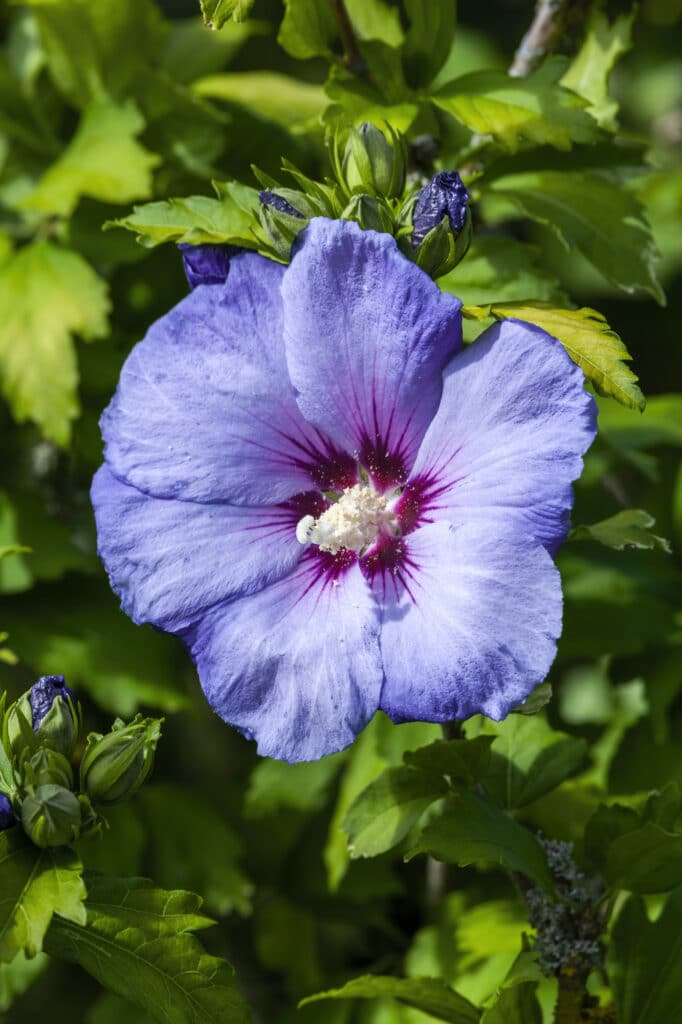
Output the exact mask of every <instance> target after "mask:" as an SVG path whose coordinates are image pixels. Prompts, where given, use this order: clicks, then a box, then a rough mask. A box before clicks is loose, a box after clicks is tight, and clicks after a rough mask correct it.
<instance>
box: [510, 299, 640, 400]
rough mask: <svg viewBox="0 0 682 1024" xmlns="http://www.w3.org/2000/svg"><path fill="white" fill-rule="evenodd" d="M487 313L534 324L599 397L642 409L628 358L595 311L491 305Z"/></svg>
mask: <svg viewBox="0 0 682 1024" xmlns="http://www.w3.org/2000/svg"><path fill="white" fill-rule="evenodd" d="M490 312H491V313H492V314H493V316H496V317H498V318H504V317H515V318H516V319H517V320H525V321H527V323H531V324H537V326H538V327H541V328H542V329H543V331H547V333H548V334H551V335H552V336H553V337H555V338H558V339H559V341H560V342H561V344H562V345H563V346H564V348H565V349H566V351H567V352H568V354H569V356H570V357H571V359H572V360H573V362H574V363H577V364H578V366H579V367H580V368H581V370H582V371H583V373H584V374H585V376H586V377H587V378H588V379H589V380H590V381H592V383H593V384H594V386H595V388H596V389H597V390H598V391H599V393H600V394H602V395H607V396H608V397H610V398H615V399H616V401H617V402H620V403H621V405H626V406H628V408H630V409H639V410H640V411H641V410H642V409H643V408H644V406H645V404H646V400H645V398H644V395H643V394H642V392H641V391H640V390H639V388H638V387H637V384H636V381H637V375H636V374H635V373H633V371H632V370H631V369H630V367H629V366H627V365H626V361H627V360H629V359H631V358H632V357H631V355H630V353H629V352H628V350H627V348H626V347H625V345H624V344H623V342H622V340H621V339H620V338H619V336H618V335H617V334H616V332H615V331H614V330H612V329H611V327H609V325H608V323H607V322H606V319H605V318H604V317H603V316H602V314H601V313H598V312H597V311H596V310H595V309H588V308H583V309H554V308H553V307H551V306H548V305H544V304H543V303H540V302H513V303H512V302H510V303H493V304H492V305H491V306H490Z"/></svg>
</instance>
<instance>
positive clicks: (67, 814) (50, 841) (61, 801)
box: [21, 785, 81, 849]
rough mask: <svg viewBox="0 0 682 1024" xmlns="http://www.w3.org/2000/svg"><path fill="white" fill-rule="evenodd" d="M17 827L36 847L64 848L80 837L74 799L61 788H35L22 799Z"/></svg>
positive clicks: (77, 808) (77, 805)
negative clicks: (19, 826)
mask: <svg viewBox="0 0 682 1024" xmlns="http://www.w3.org/2000/svg"><path fill="white" fill-rule="evenodd" d="M21 824H22V825H23V828H24V832H25V833H26V835H27V836H28V837H29V839H30V840H31V842H32V843H34V844H35V845H36V846H40V847H41V848H43V849H44V848H45V847H48V846H67V845H68V844H69V843H72V842H73V841H74V840H75V839H77V838H78V836H79V834H80V827H81V805H80V803H79V801H78V797H77V796H76V795H75V793H72V792H71V790H69V789H66V788H65V787H64V786H55V785H46V786H38V787H37V788H36V789H35V790H31V792H29V793H28V795H27V796H26V797H24V800H23V802H22V805H21Z"/></svg>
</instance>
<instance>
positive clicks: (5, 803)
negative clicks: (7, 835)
mask: <svg viewBox="0 0 682 1024" xmlns="http://www.w3.org/2000/svg"><path fill="white" fill-rule="evenodd" d="M16 823H17V819H16V817H15V814H14V811H13V810H12V803H11V801H10V798H9V797H8V796H7V793H0V832H4V831H5V829H7V828H12V826H13V825H16Z"/></svg>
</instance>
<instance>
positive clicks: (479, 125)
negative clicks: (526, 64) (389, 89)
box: [433, 59, 599, 153]
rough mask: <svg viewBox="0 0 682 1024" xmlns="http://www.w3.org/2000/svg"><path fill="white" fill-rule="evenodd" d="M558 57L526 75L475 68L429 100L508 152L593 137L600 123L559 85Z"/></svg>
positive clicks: (564, 144)
mask: <svg viewBox="0 0 682 1024" xmlns="http://www.w3.org/2000/svg"><path fill="white" fill-rule="evenodd" d="M564 69H565V64H564V62H563V61H561V60H556V59H553V60H549V61H546V62H545V63H544V64H543V65H542V66H541V67H540V69H539V70H538V71H535V72H534V73H533V74H531V75H529V76H527V77H526V78H510V77H509V75H507V74H506V73H505V72H503V71H474V72H471V73H470V74H468V75H463V76H462V77H461V78H456V79H454V81H452V82H448V83H447V84H446V85H443V86H441V87H440V89H438V91H437V92H436V93H435V94H434V96H433V101H434V102H435V103H436V104H438V106H439V107H442V108H443V110H445V111H447V112H448V113H449V114H452V116H453V117H455V118H456V119H457V120H458V121H460V122H461V123H462V124H463V125H466V127H467V128H469V129H471V131H473V132H477V133H478V134H480V135H491V136H492V137H493V138H494V139H495V140H496V141H498V142H499V143H500V144H501V145H503V146H505V147H506V148H507V149H508V150H510V152H512V153H515V152H516V151H517V150H518V149H519V148H521V147H522V146H523V145H529V144H530V145H534V146H541V145H551V146H556V148H557V149H570V148H571V146H572V145H573V144H574V143H575V142H582V143H585V142H595V141H596V140H597V139H598V138H599V129H598V127H597V124H596V123H595V121H594V120H593V119H592V117H590V115H589V114H588V113H587V111H586V110H585V107H586V106H587V102H586V101H585V100H584V99H582V98H581V97H580V96H577V95H576V94H575V93H573V92H570V91H569V90H568V89H564V88H563V87H562V86H561V85H559V79H560V77H561V75H562V73H563V71H564Z"/></svg>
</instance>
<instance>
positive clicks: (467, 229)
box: [398, 204, 471, 280]
mask: <svg viewBox="0 0 682 1024" xmlns="http://www.w3.org/2000/svg"><path fill="white" fill-rule="evenodd" d="M409 209H410V204H408V205H407V206H406V207H405V209H404V210H403V211H402V213H401V220H404V217H405V212H406V211H407V210H409ZM470 243H471V212H470V211H469V210H466V212H465V214H464V224H463V227H462V230H461V231H460V232H458V233H457V235H455V234H453V231H452V228H451V225H450V222H449V220H448V218H447V216H444V217H443V218H442V220H440V221H439V223H438V224H436V226H435V227H434V228H431V230H430V231H428V232H427V234H426V235H425V237H424V239H423V240H422V241H421V242H420V243H419V245H418V246H416V247H415V246H414V245H413V243H412V241H411V240H410V239H409V236H407V235H406V234H404V233H403V232H400V234H399V239H398V244H399V246H400V249H401V250H402V252H403V254H404V255H405V256H407V258H408V259H411V260H413V261H414V262H415V263H416V264H417V266H418V267H421V269H422V270H424V271H426V273H427V274H428V275H429V276H430V277H432V278H433V279H434V280H435V279H436V278H438V277H442V276H443V274H447V273H449V272H450V271H451V270H452V269H453V268H454V267H456V266H457V264H458V263H459V262H460V261H461V260H462V259H463V258H464V256H465V255H466V253H467V250H468V248H469V245H470Z"/></svg>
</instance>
